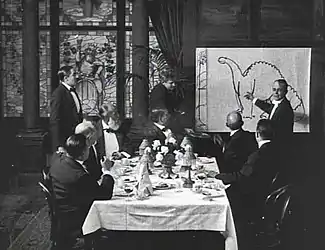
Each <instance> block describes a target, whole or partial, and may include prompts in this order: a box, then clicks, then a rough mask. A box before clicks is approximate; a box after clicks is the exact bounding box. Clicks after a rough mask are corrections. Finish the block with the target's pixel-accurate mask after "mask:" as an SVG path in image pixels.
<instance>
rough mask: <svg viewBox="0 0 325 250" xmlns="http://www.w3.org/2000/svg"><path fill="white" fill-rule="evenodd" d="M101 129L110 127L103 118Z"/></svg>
mask: <svg viewBox="0 0 325 250" xmlns="http://www.w3.org/2000/svg"><path fill="white" fill-rule="evenodd" d="M102 125H103V129H105V128H110V127H109V126H108V125H107V123H106V122H104V120H102Z"/></svg>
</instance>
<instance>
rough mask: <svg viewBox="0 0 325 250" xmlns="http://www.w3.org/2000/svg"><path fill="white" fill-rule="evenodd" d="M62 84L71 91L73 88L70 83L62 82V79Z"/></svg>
mask: <svg viewBox="0 0 325 250" xmlns="http://www.w3.org/2000/svg"><path fill="white" fill-rule="evenodd" d="M61 84H62V85H63V86H64V87H66V88H67V89H68V90H69V91H70V89H71V86H70V85H68V84H66V83H65V82H62V81H61Z"/></svg>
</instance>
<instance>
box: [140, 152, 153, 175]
mask: <svg viewBox="0 0 325 250" xmlns="http://www.w3.org/2000/svg"><path fill="white" fill-rule="evenodd" d="M140 162H141V163H143V164H146V165H147V168H148V173H149V175H151V174H152V167H153V160H152V157H151V148H150V147H146V148H145V149H144V152H143V155H142V157H141V159H140Z"/></svg>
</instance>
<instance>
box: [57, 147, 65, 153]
mask: <svg viewBox="0 0 325 250" xmlns="http://www.w3.org/2000/svg"><path fill="white" fill-rule="evenodd" d="M56 152H57V153H58V154H61V153H66V150H65V148H64V147H58V150H57V151H56Z"/></svg>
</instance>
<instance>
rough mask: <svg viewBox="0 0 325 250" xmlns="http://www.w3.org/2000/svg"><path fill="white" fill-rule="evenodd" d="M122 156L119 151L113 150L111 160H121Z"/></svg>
mask: <svg viewBox="0 0 325 250" xmlns="http://www.w3.org/2000/svg"><path fill="white" fill-rule="evenodd" d="M122 158H124V155H123V154H121V153H120V152H117V151H115V152H113V153H112V157H111V160H113V161H114V160H121V159H122Z"/></svg>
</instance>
